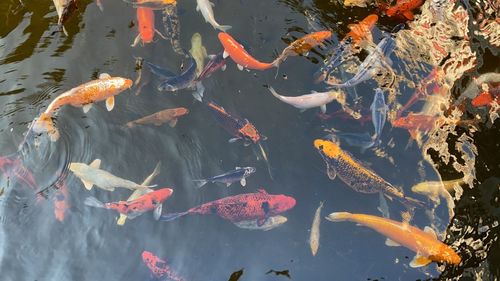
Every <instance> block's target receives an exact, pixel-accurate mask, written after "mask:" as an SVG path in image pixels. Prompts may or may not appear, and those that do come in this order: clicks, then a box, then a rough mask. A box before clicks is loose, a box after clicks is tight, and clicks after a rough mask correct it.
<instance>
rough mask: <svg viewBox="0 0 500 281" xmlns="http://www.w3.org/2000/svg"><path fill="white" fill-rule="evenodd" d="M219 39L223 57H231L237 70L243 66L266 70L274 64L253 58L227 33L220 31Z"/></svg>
mask: <svg viewBox="0 0 500 281" xmlns="http://www.w3.org/2000/svg"><path fill="white" fill-rule="evenodd" d="M219 41H220V43H221V44H222V46H223V47H224V54H223V57H224V58H227V57H228V56H229V57H231V59H232V60H233V61H234V62H235V63H236V64H237V65H238V69H239V70H243V68H248V69H256V70H266V69H269V68H271V67H274V66H275V65H273V64H272V63H264V62H260V61H258V60H256V59H255V58H253V57H252V56H251V55H250V54H248V53H247V51H245V48H244V47H243V46H242V45H241V44H240V43H238V42H237V41H236V40H234V38H233V37H231V35H229V34H227V33H224V32H220V33H219Z"/></svg>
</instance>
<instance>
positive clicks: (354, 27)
mask: <svg viewBox="0 0 500 281" xmlns="http://www.w3.org/2000/svg"><path fill="white" fill-rule="evenodd" d="M377 21H378V16H377V15H375V14H371V15H368V16H366V18H364V19H363V20H362V21H360V22H359V23H357V24H350V25H348V26H347V27H348V28H349V29H350V30H351V31H349V33H347V34H346V35H345V37H344V39H343V40H345V39H347V38H349V37H350V38H352V40H353V44H355V45H359V44H360V43H361V42H362V41H364V40H369V41H372V29H373V27H374V26H375V24H376V23H377Z"/></svg>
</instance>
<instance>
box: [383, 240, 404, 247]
mask: <svg viewBox="0 0 500 281" xmlns="http://www.w3.org/2000/svg"><path fill="white" fill-rule="evenodd" d="M385 245H386V246H389V247H400V246H401V244H399V243H397V242H395V241H393V240H391V239H389V238H387V239H385Z"/></svg>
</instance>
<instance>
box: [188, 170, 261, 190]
mask: <svg viewBox="0 0 500 281" xmlns="http://www.w3.org/2000/svg"><path fill="white" fill-rule="evenodd" d="M253 173H255V168H254V167H243V168H242V167H236V169H234V170H232V171H229V172H226V173H224V174H222V175H218V176H215V177H211V178H208V179H203V180H195V182H197V185H198V187H202V186H204V185H205V184H207V183H209V182H212V183H216V182H220V183H224V184H226V186H227V187H229V186H230V185H231V184H233V183H235V182H238V181H239V182H240V184H241V186H245V185H246V184H247V182H246V178H247V177H249V176H250V175H251V174H253Z"/></svg>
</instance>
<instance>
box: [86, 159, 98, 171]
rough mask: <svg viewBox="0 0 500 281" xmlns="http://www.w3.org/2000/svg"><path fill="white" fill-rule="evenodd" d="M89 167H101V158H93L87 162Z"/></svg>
mask: <svg viewBox="0 0 500 281" xmlns="http://www.w3.org/2000/svg"><path fill="white" fill-rule="evenodd" d="M89 166H90V167H92V168H94V169H99V168H100V167H101V159H95V160H94V161H92V163H90V164H89Z"/></svg>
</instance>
